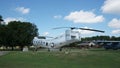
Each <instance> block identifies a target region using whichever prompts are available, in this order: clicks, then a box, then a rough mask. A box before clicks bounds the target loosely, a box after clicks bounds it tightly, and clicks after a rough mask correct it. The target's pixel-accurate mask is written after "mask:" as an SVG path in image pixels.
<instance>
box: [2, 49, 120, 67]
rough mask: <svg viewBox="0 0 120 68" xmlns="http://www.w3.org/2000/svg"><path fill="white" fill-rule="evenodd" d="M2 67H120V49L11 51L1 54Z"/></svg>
mask: <svg viewBox="0 0 120 68" xmlns="http://www.w3.org/2000/svg"><path fill="white" fill-rule="evenodd" d="M0 68H120V51H119V50H117V51H113V50H109V51H105V50H98V49H97V50H96V49H92V50H70V52H69V53H68V54H65V52H64V51H63V52H46V51H42V52H41V51H40V52H19V51H18V52H10V53H8V54H6V55H3V56H0Z"/></svg>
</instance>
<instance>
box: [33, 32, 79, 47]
mask: <svg viewBox="0 0 120 68" xmlns="http://www.w3.org/2000/svg"><path fill="white" fill-rule="evenodd" d="M80 40H81V37H80V33H79V32H78V31H72V30H66V31H65V33H64V34H63V35H61V36H59V37H56V38H53V39H41V38H38V37H34V39H33V45H34V46H35V47H36V48H38V47H44V48H48V49H56V48H61V47H62V46H64V45H69V44H70V43H74V42H77V41H80Z"/></svg>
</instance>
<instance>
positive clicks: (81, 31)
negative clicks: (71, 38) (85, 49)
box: [75, 27, 95, 35]
mask: <svg viewBox="0 0 120 68" xmlns="http://www.w3.org/2000/svg"><path fill="white" fill-rule="evenodd" d="M83 28H86V29H92V28H88V27H83ZM75 31H79V32H80V34H82V35H89V34H93V33H95V32H94V31H88V30H75Z"/></svg>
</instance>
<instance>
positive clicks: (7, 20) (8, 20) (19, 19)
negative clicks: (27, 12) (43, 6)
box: [4, 17, 25, 24]
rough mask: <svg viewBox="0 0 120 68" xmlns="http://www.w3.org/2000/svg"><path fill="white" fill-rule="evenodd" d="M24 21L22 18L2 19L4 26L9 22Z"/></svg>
mask: <svg viewBox="0 0 120 68" xmlns="http://www.w3.org/2000/svg"><path fill="white" fill-rule="evenodd" d="M24 20H25V19H23V18H22V17H19V18H13V17H8V18H5V19H4V21H5V24H8V23H9V22H10V21H24Z"/></svg>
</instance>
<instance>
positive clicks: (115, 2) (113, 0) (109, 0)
mask: <svg viewBox="0 0 120 68" xmlns="http://www.w3.org/2000/svg"><path fill="white" fill-rule="evenodd" d="M119 6H120V0H106V1H105V2H104V5H103V6H102V7H101V9H102V12H103V13H110V14H120V8H119Z"/></svg>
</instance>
